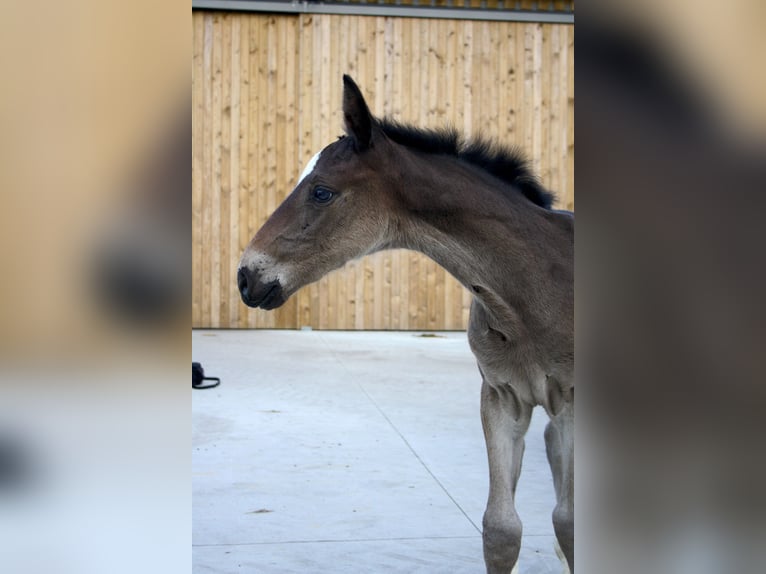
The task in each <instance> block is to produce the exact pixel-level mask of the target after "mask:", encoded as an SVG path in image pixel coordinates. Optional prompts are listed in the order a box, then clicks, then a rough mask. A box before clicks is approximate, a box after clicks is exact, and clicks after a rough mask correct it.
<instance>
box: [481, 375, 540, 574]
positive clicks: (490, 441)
mask: <svg viewBox="0 0 766 574" xmlns="http://www.w3.org/2000/svg"><path fill="white" fill-rule="evenodd" d="M531 414H532V407H531V406H530V405H526V404H524V403H522V402H521V401H520V400H519V398H518V396H517V395H516V393H515V392H514V391H513V389H512V388H511V387H510V386H498V387H493V386H491V385H490V384H489V383H487V382H486V380H484V381H483V383H482V387H481V422H482V427H483V428H484V439H485V440H486V443H487V456H488V457H489V499H488V501H487V509H486V511H485V512H484V520H483V534H482V538H483V542H484V562H485V563H486V566H487V574H509V573H510V572H511V570H512V568H513V566H514V565H515V564H516V561H517V560H518V558H519V550H520V549H521V519H520V518H519V515H518V514H517V513H516V507H515V503H514V497H515V495H516V483H517V482H518V480H519V474H520V473H521V459H522V456H523V455H524V434H525V433H526V432H527V429H528V428H529V420H530V417H531Z"/></svg>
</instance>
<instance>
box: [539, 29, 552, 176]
mask: <svg viewBox="0 0 766 574" xmlns="http://www.w3.org/2000/svg"><path fill="white" fill-rule="evenodd" d="M550 31H551V27H550V26H541V27H540V28H539V42H540V46H539V48H540V54H539V55H538V62H537V66H538V69H539V72H538V74H539V78H540V79H539V86H540V93H539V96H538V101H539V104H538V105H539V107H540V136H539V137H540V144H539V146H538V151H537V152H536V155H537V173H538V174H539V177H540V180H541V181H542V183H543V185H545V186H546V187H551V177H552V174H551V171H552V169H551V168H552V166H551V161H550V160H551V155H550V154H551V146H550V140H551V132H550V128H551V126H550V109H551V106H550V104H551V84H550V70H548V69H546V68H543V66H542V62H543V61H546V62H548V61H550V56H551V36H550ZM535 51H536V52H537V49H536V50H535Z"/></svg>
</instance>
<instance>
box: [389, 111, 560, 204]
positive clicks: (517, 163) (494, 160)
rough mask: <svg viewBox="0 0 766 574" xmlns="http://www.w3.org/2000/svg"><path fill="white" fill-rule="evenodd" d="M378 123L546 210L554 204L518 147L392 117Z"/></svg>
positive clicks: (398, 137) (407, 142) (400, 141)
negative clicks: (506, 186) (479, 171)
mask: <svg viewBox="0 0 766 574" xmlns="http://www.w3.org/2000/svg"><path fill="white" fill-rule="evenodd" d="M377 123H378V127H379V128H380V129H382V130H383V133H385V134H386V136H388V137H389V138H390V139H391V140H393V141H395V142H396V143H398V144H401V145H404V146H407V147H411V148H414V149H417V150H420V151H423V152H427V153H433V154H440V155H451V156H455V157H457V158H458V159H461V160H463V161H465V162H466V163H470V164H472V165H475V166H477V167H480V168H481V169H483V170H484V171H486V172H488V173H490V174H492V175H493V176H495V177H496V178H498V179H501V180H502V181H504V182H506V183H508V184H510V185H511V186H513V187H514V188H516V189H518V190H519V191H520V192H521V193H522V195H524V197H526V198H527V199H528V200H529V201H531V202H532V203H534V204H535V205H539V206H540V207H544V208H545V209H550V208H551V206H552V205H553V201H554V199H555V198H554V195H553V194H552V193H551V192H550V191H548V190H546V189H545V188H544V187H543V186H542V185H541V184H540V182H539V181H538V180H537V178H536V177H535V175H534V174H533V173H532V170H531V169H530V168H529V164H528V163H527V160H526V159H525V158H524V156H523V155H522V154H521V152H519V151H518V150H515V149H511V148H508V147H505V146H502V145H500V144H497V143H494V142H491V141H489V140H486V139H482V138H478V139H474V140H466V139H465V138H463V136H461V135H460V134H459V133H458V132H457V130H455V129H454V128H443V129H439V130H428V129H421V128H416V127H412V126H407V125H403V124H400V123H398V122H396V121H394V120H391V119H388V118H384V119H382V120H377Z"/></svg>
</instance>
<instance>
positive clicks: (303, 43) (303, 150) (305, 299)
mask: <svg viewBox="0 0 766 574" xmlns="http://www.w3.org/2000/svg"><path fill="white" fill-rule="evenodd" d="M299 21H300V26H301V27H300V37H299V51H298V60H299V62H300V63H299V68H300V80H299V98H300V103H299V112H298V117H299V120H298V142H299V150H300V160H299V162H298V164H299V166H298V168H299V169H300V170H303V167H304V166H305V165H306V164H307V163H308V162H309V160H310V159H311V157H312V155H313V153H315V152H314V150H313V147H312V143H313V142H312V132H313V126H312V119H313V116H312V114H313V100H314V92H315V91H316V87H315V84H314V66H313V60H312V54H313V36H314V33H313V32H314V25H315V24H314V16H312V15H300V16H299ZM294 297H295V298H296V300H297V305H298V315H299V319H298V327H299V328H300V327H304V326H306V327H307V326H313V325H312V322H311V312H312V307H311V292H310V289H309V288H308V287H304V288H303V289H300V290H299V291H298V292H297V293H296V294H295V295H294Z"/></svg>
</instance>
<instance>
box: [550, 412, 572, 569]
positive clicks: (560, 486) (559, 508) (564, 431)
mask: <svg viewBox="0 0 766 574" xmlns="http://www.w3.org/2000/svg"><path fill="white" fill-rule="evenodd" d="M573 411H574V405H573V404H572V403H571V402H569V403H566V404H565V405H564V407H563V408H562V409H561V411H560V412H558V413H557V414H556V415H553V416H551V421H550V422H549V423H548V426H547V427H546V428H545V450H546V452H547V454H548V462H549V463H550V465H551V471H552V473H553V486H554V489H555V491H556V507H555V508H554V510H553V530H554V532H555V533H556V539H557V540H558V542H559V546H560V547H561V551H562V552H563V553H564V556H565V557H566V560H567V564H568V565H569V571H570V572H571V574H574V416H573V415H574V413H573Z"/></svg>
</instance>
